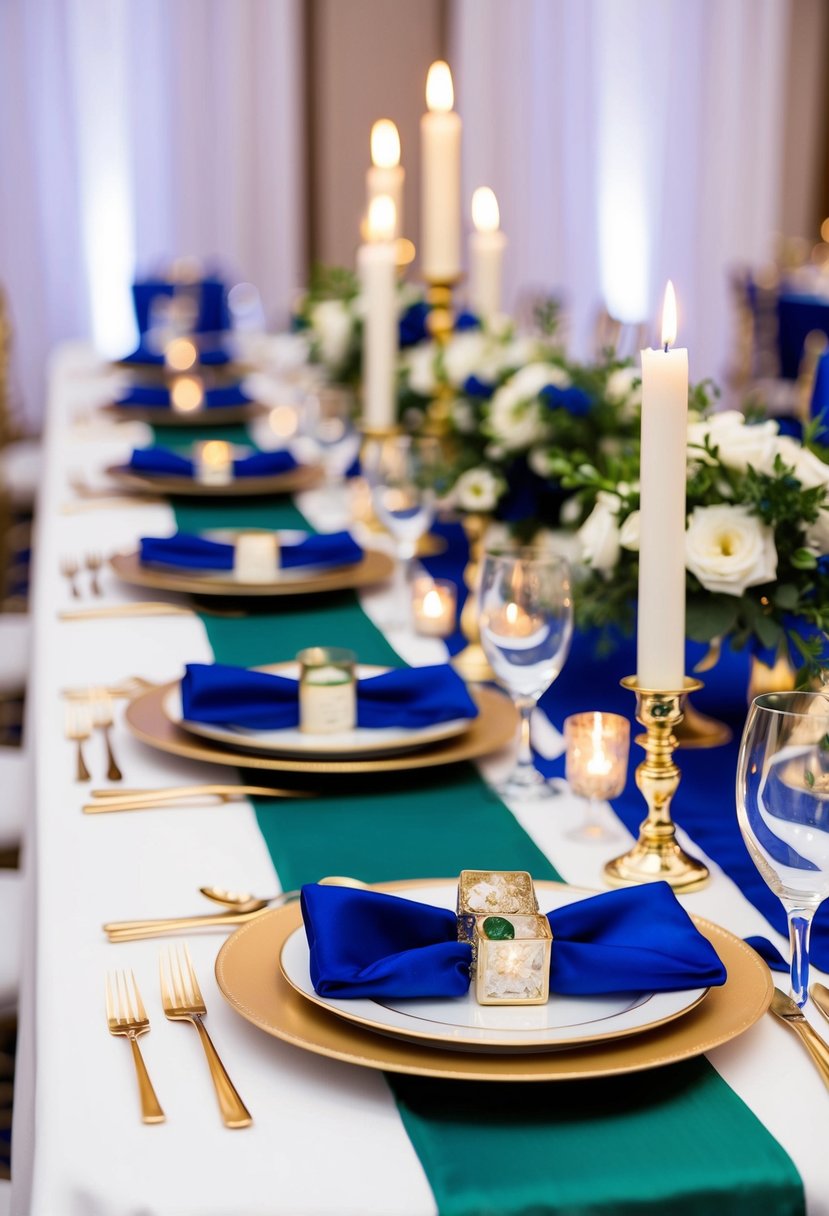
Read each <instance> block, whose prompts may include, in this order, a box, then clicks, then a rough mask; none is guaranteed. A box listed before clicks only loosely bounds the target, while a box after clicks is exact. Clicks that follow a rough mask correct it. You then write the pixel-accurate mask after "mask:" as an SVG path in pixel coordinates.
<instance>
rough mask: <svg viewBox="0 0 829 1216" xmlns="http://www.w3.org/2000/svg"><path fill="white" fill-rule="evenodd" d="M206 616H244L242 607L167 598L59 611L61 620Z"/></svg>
mask: <svg viewBox="0 0 829 1216" xmlns="http://www.w3.org/2000/svg"><path fill="white" fill-rule="evenodd" d="M199 613H203V614H204V615H205V616H222V617H244V615H245V613H244V612H242V611H241V609H232V608H204V607H201V606H199V608H198V609H196V608H187V607H185V605H184V604H168V603H167V602H166V601H165V600H132V601H131V602H129V603H126V604H107V605H106V606H104V605H101V606H100V607H97V608H70V609H68V610H67V611H65V612H59V613H58V620H60V621H104V620H110V619H111V620H117V619H118V618H120V617H133V616H198V615H199Z"/></svg>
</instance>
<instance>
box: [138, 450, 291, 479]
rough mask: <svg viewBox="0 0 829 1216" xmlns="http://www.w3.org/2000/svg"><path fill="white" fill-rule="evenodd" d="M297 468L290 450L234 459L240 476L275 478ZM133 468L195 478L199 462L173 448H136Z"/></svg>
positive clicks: (140, 471)
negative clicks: (174, 450) (196, 462)
mask: <svg viewBox="0 0 829 1216" xmlns="http://www.w3.org/2000/svg"><path fill="white" fill-rule="evenodd" d="M296 467H297V462H296V460H294V458H293V456H292V455H291V453H290V452H286V451H279V452H254V453H253V455H252V456H243V457H242V458H241V459H239V460H234V461H233V473H234V476H236V477H273V476H277V475H278V474H279V473H288V472H289V471H290V470H291V469H295V468H296ZM129 468H130V469H132V471H133V472H134V473H151V474H154V475H155V476H162V477H193V476H194V472H195V464H194V462H193V461H192V460H191V459H190V458H189V456H180V455H179V453H178V452H172V451H170V449H169V448H158V447H155V448H136V449H135V450H134V451H133V453H132V455H131V456H130V461H129Z"/></svg>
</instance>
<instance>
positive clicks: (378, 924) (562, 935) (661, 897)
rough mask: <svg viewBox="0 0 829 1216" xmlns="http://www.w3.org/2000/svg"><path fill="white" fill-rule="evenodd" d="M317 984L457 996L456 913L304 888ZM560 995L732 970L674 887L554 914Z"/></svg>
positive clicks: (463, 948) (667, 988)
mask: <svg viewBox="0 0 829 1216" xmlns="http://www.w3.org/2000/svg"><path fill="white" fill-rule="evenodd" d="M301 903H302V916H303V920H304V922H305V932H306V935H307V937H308V946H309V948H310V964H311V980H312V982H313V985H314V990H315V991H316V992H318V993H319V995H320V996H333V997H378V998H383V997H422V996H432V997H443V996H446V997H449V996H462V995H463V994H464V993H465V992H466V990H467V988H468V987H469V964H470V959H471V950H470V947H469V946H468V945H467V944H466V943H460V942H458V941H457V940H456V937H457V930H456V925H455V915H454V913H453V912H450V911H448V910H446V909H444V908H433V907H430V906H428V905H424V904H418V903H414V902H413V901H412V900H408V899H401V898H400V897H399V896H395V895H384V894H381V893H380V892H377V891H360V890H356V889H354V888H351V887H328V886H319V884H317V883H311V884H309V885H308V886H305V887H303V888H302V898H301ZM547 919H548V920H549V922H550V928H551V929H552V932H553V951H552V961H551V965H550V987H551V989H552V991H553V992H558V993H561V994H562V995H570V996H586V995H597V994H600V993H611V992H673V991H677V990H680V989H684V988H709V987H717V986H719V985H720V984H724V983H725V980H726V971H725V968H724V967H723V965H722V963H721V962H720V959H719V957H718V955H717V952H716V951H715V949H714V947H713V946H712V945H711V943H710V942H709V941H708V940H707V939H706V938H705V937H703V936H702V934H701V933H700V932H699V930H698V929H697V928H696V926H695V925H694V923H693V921H692V920H691V918H690V916H689V915H688V913H687V912H686V911H685V909H684V908H683V907H682V905H681V904H680V903H679V901H678V900H677V898H676V896H675V895H674V893H673V891H672V890H671V888H670V887H669V886H668V884H667V883H664V882H657V883H647V884H645V885H644V886H641V887H628V888H621V889H620V890H618V891H609V892H607V894H604V895H593V896H591V897H590V898H588V899H582V900H579V901H578V902H577V903H572V904H567V905H566V906H565V907H563V908H556V909H555V910H554V911H552V912H550V913H548V916H547Z"/></svg>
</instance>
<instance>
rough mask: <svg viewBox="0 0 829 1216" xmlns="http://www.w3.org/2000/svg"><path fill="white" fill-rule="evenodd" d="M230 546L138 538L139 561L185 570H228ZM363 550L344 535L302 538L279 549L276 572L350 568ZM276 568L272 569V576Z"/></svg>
mask: <svg viewBox="0 0 829 1216" xmlns="http://www.w3.org/2000/svg"><path fill="white" fill-rule="evenodd" d="M233 557H234V548H233V545H227V544H222V542H220V541H215V540H207V539H206V538H205V537H203V536H196V535H194V534H192V533H190V532H176V534H175V536H142V538H141V561H142V563H145V564H149V565H152V566H176V567H179V568H181V569H185V570H232V569H233ZM362 557H363V550H362V549H361V548H360V546H359V545H358V544H357V542H356V540H354V539H353V538H352V537H351V536H350V535H349V533H348V532H329V533H328V534H327V535H324V536H306V537H305V539H304V540H302V541H299V542H298V543H296V544H284V545H280V550H279V568H281V569H283V570H292V569H294V568H295V567H298V566H353V565H354V564H355V563H356V562H359V561H361V560H362ZM276 570H277V567H276V566H275V567H274V573H276Z"/></svg>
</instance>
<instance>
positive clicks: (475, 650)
mask: <svg viewBox="0 0 829 1216" xmlns="http://www.w3.org/2000/svg"><path fill="white" fill-rule="evenodd" d="M461 522H462V524H463V528H464V531H465V532H466V536H467V540H468V541H469V561H468V562H467V563H466V567H465V569H464V572H463V581H464V582H465V583H466V586H467V590H468V595H467V597H466V603H465V604H464V606H463V611H462V612H461V632H462V633H463V636H464V637H465V638H466V643H467V644H466V646H464V648H463V650H461V651H459V652H458V654H456V655H455V657H454V658H453V659H452V666H453V667H454V668H455V670H456V671H457V672H458V673H459V674H460V675H462V676H463V678H464V679H465V680H467V681H470V682H472V683H477V684H483V683H486V682H487V681H489V680H494V679H495V674H494V672H493V670H492V668H491V667H490V665H489V660H488V659H487V657H486V654H485V653H484V648H483V646H482V645H481V629H480V623H479V620H478V604H477V594H478V578H479V575H480V569H481V559H482V557H483V552H484V537H485V535H486V530H487V528H488V526H489V516H488V515H477V514H473V513H469V514H466V515H464V516H463V517H462V520H461Z"/></svg>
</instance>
